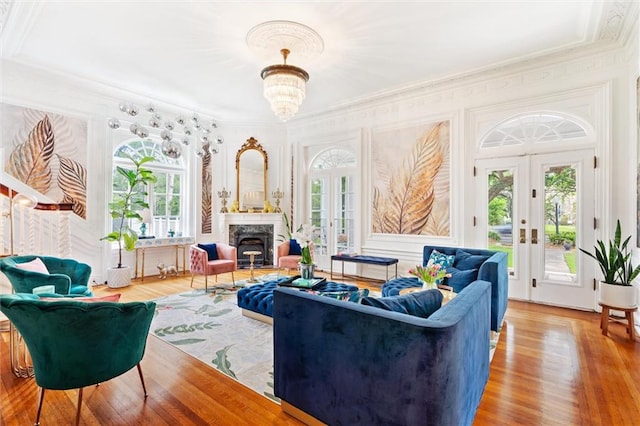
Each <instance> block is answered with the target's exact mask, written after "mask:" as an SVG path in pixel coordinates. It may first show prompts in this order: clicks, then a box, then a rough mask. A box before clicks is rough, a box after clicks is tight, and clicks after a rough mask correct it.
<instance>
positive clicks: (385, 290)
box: [382, 277, 422, 297]
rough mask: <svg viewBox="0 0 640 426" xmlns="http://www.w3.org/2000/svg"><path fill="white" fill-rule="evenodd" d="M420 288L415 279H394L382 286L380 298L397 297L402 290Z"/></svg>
mask: <svg viewBox="0 0 640 426" xmlns="http://www.w3.org/2000/svg"><path fill="white" fill-rule="evenodd" d="M421 286H422V284H420V282H419V281H418V278H416V277H400V278H395V279H393V280H390V281H387V282H386V283H384V284H382V297H387V296H397V295H399V294H400V290H402V289H405V288H411V287H421Z"/></svg>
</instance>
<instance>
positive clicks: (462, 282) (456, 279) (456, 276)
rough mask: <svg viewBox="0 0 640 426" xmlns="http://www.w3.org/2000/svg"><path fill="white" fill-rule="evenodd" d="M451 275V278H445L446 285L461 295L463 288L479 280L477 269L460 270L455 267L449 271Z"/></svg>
mask: <svg viewBox="0 0 640 426" xmlns="http://www.w3.org/2000/svg"><path fill="white" fill-rule="evenodd" d="M447 272H449V273H450V274H451V276H450V277H449V278H445V280H444V284H446V285H448V286H450V287H452V288H453V291H454V292H456V293H460V292H461V291H462V289H463V288H465V287H466V286H468V285H469V284H471V283H472V282H474V281H475V280H477V279H478V270H477V269H466V270H460V269H458V268H454V267H453V266H452V267H450V268H448V269H447Z"/></svg>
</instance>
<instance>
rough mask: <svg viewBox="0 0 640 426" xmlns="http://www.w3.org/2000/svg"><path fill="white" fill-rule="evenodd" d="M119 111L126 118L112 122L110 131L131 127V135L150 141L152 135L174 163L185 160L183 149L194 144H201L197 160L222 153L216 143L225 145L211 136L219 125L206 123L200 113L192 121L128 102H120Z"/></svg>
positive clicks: (219, 137) (208, 121) (189, 118)
mask: <svg viewBox="0 0 640 426" xmlns="http://www.w3.org/2000/svg"><path fill="white" fill-rule="evenodd" d="M118 109H119V110H120V112H122V113H123V114H124V118H120V119H119V118H116V117H112V118H109V120H108V121H107V125H108V126H109V128H111V129H112V130H116V129H119V128H120V127H121V126H129V131H131V133H133V134H134V135H136V136H138V137H139V138H141V139H147V138H149V136H150V135H153V136H154V137H157V138H160V139H162V144H161V149H162V154H163V155H165V156H167V157H169V158H172V159H174V160H175V159H178V158H180V157H181V156H182V146H184V147H185V148H186V147H188V146H189V145H190V144H191V142H192V140H195V141H199V142H201V145H200V148H199V149H198V150H197V151H196V155H197V156H198V157H203V156H205V155H206V154H217V153H218V151H219V150H218V148H217V147H216V146H214V142H215V143H216V144H217V145H220V144H222V143H224V138H223V137H222V136H219V135H218V136H213V135H212V132H214V131H215V130H216V129H217V128H218V125H217V124H216V122H215V121H210V120H206V119H203V118H201V117H200V116H199V115H198V114H197V113H193V115H191V117H187V116H184V115H181V114H178V115H175V116H170V114H161V113H160V112H159V111H158V109H157V108H156V107H155V106H154V105H153V104H148V105H147V106H146V107H145V108H144V110H141V109H140V108H138V107H137V106H136V105H134V104H132V103H128V102H120V104H119V105H118ZM145 115H147V117H144V116H145ZM163 117H164V118H163ZM178 141H179V142H180V143H178Z"/></svg>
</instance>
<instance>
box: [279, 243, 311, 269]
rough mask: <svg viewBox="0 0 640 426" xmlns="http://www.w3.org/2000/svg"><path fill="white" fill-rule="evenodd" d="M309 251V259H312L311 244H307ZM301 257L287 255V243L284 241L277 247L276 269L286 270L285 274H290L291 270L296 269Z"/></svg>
mask: <svg viewBox="0 0 640 426" xmlns="http://www.w3.org/2000/svg"><path fill="white" fill-rule="evenodd" d="M309 248H310V249H311V258H313V243H312V244H309ZM301 258H302V256H300V255H299V254H298V255H296V254H289V241H288V240H287V241H284V242H282V243H280V244H279V245H278V268H280V269H282V268H287V273H291V269H298V263H299V262H300V259H301Z"/></svg>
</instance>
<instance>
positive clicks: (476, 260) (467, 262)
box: [453, 249, 491, 270]
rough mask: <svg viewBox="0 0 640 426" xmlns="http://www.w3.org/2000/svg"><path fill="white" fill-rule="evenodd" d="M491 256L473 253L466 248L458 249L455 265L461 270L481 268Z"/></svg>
mask: <svg viewBox="0 0 640 426" xmlns="http://www.w3.org/2000/svg"><path fill="white" fill-rule="evenodd" d="M490 257H491V255H488V256H487V255H484V254H471V253H468V252H466V251H464V250H461V249H458V250H456V259H455V261H454V262H453V266H455V267H456V268H458V269H460V270H467V269H480V266H482V264H483V263H484V262H485V261H486V260H487V259H489V258H490Z"/></svg>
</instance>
